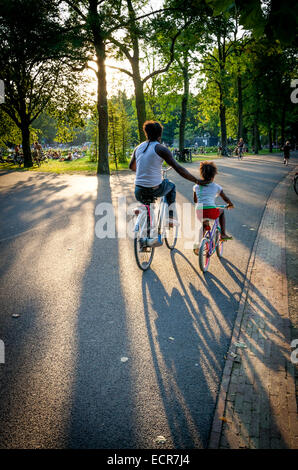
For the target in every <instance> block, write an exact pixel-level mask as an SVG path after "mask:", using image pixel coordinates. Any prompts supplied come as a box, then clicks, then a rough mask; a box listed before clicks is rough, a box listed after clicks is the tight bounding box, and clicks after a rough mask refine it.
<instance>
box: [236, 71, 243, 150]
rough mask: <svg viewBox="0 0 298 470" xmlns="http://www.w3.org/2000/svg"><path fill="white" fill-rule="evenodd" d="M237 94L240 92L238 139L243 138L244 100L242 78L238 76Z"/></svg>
mask: <svg viewBox="0 0 298 470" xmlns="http://www.w3.org/2000/svg"><path fill="white" fill-rule="evenodd" d="M237 92H238V130H237V139H238V141H239V139H240V138H241V137H242V138H243V135H242V134H243V99H242V78H241V76H240V75H238V76H237Z"/></svg>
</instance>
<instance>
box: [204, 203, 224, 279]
mask: <svg viewBox="0 0 298 470" xmlns="http://www.w3.org/2000/svg"><path fill="white" fill-rule="evenodd" d="M216 207H217V208H218V209H225V208H227V207H228V205H227V204H222V205H219V206H216ZM203 235H204V236H203V239H202V241H201V243H200V247H199V253H198V254H199V265H200V269H201V271H202V272H203V273H205V272H206V271H208V268H209V263H210V259H211V256H212V255H213V253H214V252H215V251H216V254H217V256H218V257H219V258H222V255H223V241H222V240H221V230H220V225H219V217H217V219H215V221H214V223H213V225H212V227H211V226H210V220H209V219H203Z"/></svg>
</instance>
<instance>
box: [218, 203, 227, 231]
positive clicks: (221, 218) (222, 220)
mask: <svg viewBox="0 0 298 470" xmlns="http://www.w3.org/2000/svg"><path fill="white" fill-rule="evenodd" d="M219 212H220V215H219V225H220V229H221V235H222V237H224V236H225V235H226V218H225V211H224V210H223V209H219Z"/></svg>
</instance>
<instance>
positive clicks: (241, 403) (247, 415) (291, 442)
mask: <svg viewBox="0 0 298 470" xmlns="http://www.w3.org/2000/svg"><path fill="white" fill-rule="evenodd" d="M296 171H297V168H296ZM294 172H295V170H293V171H292V172H291V173H289V174H288V175H287V176H286V177H285V178H284V179H283V180H282V181H281V182H280V183H279V184H278V185H277V186H276V187H275V189H274V190H273V191H272V193H271V195H270V197H269V199H268V201H267V204H266V208H265V210H264V214H263V217H262V220H261V223H260V226H259V230H258V234H257V237H256V240H255V243H254V246H253V250H252V254H251V257H250V261H249V266H248V270H247V276H246V280H245V283H244V287H243V291H242V296H241V299H240V304H239V310H238V313H237V318H236V322H235V325H234V329H233V334H232V338H231V344H230V348H229V350H228V353H227V359H226V363H225V367H224V371H223V376H222V382H221V386H220V391H219V395H218V400H217V405H216V410H215V415H214V419H213V424H212V428H211V433H210V439H209V448H211V449H217V448H231V449H239V448H253V449H270V448H271V449H280V448H292V449H297V448H298V419H297V404H296V396H295V379H294V377H295V369H294V364H293V363H292V362H291V359H290V357H291V352H292V349H291V322H290V319H289V312H288V292H287V277H286V264H285V259H286V258H285V223H284V222H285V197H286V193H287V189H288V186H289V184H292V183H291V182H292V178H293V174H294ZM235 342H237V343H243V345H242V346H244V345H245V346H246V347H237V346H236V345H235ZM231 353H232V354H231ZM233 354H236V355H237V357H236V358H235V357H232V356H233Z"/></svg>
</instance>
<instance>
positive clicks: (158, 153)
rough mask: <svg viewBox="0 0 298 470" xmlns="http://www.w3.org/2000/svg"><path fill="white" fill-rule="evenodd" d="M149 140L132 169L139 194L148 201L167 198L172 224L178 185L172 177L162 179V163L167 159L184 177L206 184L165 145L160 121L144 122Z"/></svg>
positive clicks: (139, 149)
mask: <svg viewBox="0 0 298 470" xmlns="http://www.w3.org/2000/svg"><path fill="white" fill-rule="evenodd" d="M143 131H144V134H145V136H146V139H147V140H146V141H145V142H142V143H141V144H140V145H138V147H136V148H135V150H134V152H133V155H132V158H131V161H130V163H129V168H130V169H131V170H132V171H135V172H136V179H135V197H136V199H137V200H138V201H139V202H141V203H145V202H148V201H150V200H152V199H154V198H157V197H162V196H165V197H166V201H167V204H168V205H169V206H172V209H170V210H169V223H170V225H172V224H173V223H174V222H175V221H174V220H173V207H174V206H173V204H174V203H175V201H176V187H175V184H174V183H172V182H171V181H169V180H168V179H164V180H163V179H162V164H163V162H164V161H165V162H166V163H167V164H168V165H170V166H171V167H172V168H174V170H175V171H176V172H177V173H179V175H180V176H182V177H183V178H185V179H187V180H189V181H192V182H193V183H196V184H198V185H199V184H205V183H204V181H201V180H198V179H197V178H195V177H194V176H193V175H192V174H191V173H189V171H187V170H186V169H185V168H184V167H183V166H181V165H179V163H177V162H176V160H175V159H174V158H173V156H172V153H171V152H170V150H169V149H168V148H167V147H166V146H164V145H161V143H160V142H161V136H162V131H163V127H162V125H161V124H160V123H159V122H157V121H146V122H145V123H144V125H143Z"/></svg>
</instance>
